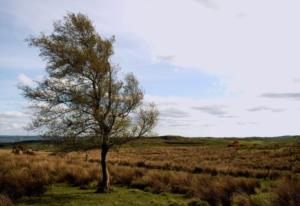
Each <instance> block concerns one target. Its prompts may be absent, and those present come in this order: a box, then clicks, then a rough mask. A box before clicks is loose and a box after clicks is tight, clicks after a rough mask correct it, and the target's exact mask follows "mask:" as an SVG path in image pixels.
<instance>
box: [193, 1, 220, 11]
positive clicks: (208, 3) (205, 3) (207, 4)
mask: <svg viewBox="0 0 300 206" xmlns="http://www.w3.org/2000/svg"><path fill="white" fill-rule="evenodd" d="M194 1H196V2H198V3H200V4H202V5H203V6H204V7H206V8H209V9H218V5H217V4H216V3H215V2H213V1H212V0H194Z"/></svg>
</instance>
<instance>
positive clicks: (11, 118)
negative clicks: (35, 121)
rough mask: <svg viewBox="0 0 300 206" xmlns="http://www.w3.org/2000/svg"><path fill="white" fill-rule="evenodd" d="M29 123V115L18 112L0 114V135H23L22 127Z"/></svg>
mask: <svg viewBox="0 0 300 206" xmlns="http://www.w3.org/2000/svg"><path fill="white" fill-rule="evenodd" d="M28 121H29V115H28V114H27V113H25V112H20V111H7V112H3V113H0V131H1V134H8V135H11V134H14V135H16V134H20V135H22V134H24V133H25V130H24V127H25V125H27V123H28Z"/></svg>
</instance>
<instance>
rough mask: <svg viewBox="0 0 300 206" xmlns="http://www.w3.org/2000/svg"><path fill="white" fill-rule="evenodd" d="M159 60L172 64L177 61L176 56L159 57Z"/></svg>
mask: <svg viewBox="0 0 300 206" xmlns="http://www.w3.org/2000/svg"><path fill="white" fill-rule="evenodd" d="M157 59H159V60H162V61H167V62H172V61H174V60H175V56H174V55H169V56H157Z"/></svg>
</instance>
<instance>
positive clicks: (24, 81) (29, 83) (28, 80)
mask: <svg viewBox="0 0 300 206" xmlns="http://www.w3.org/2000/svg"><path fill="white" fill-rule="evenodd" d="M18 80H19V81H20V83H21V85H24V86H32V85H33V84H34V81H33V80H32V79H31V78H30V77H28V76H27V75H25V74H20V75H19V76H18Z"/></svg>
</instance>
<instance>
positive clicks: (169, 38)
mask: <svg viewBox="0 0 300 206" xmlns="http://www.w3.org/2000/svg"><path fill="white" fill-rule="evenodd" d="M11 2H12V3H11V4H10V9H9V11H7V12H8V13H10V14H11V15H12V16H14V18H13V19H14V21H15V23H16V24H18V25H25V26H26V27H27V29H28V30H29V31H30V32H32V33H33V34H37V33H38V32H40V31H46V32H47V31H49V30H50V28H52V22H53V20H55V19H61V17H62V16H63V15H65V13H66V11H73V12H77V11H81V12H83V13H86V14H88V15H89V16H90V18H91V19H92V20H93V21H94V23H95V25H96V27H97V30H98V31H99V32H100V33H101V34H104V35H106V36H110V35H112V34H116V36H117V39H118V36H122V35H124V36H133V37H134V38H133V40H132V42H131V43H130V46H128V45H127V46H124V47H126V48H121V49H120V48H117V49H116V52H117V56H118V58H123V59H125V60H126V58H127V56H126V55H124V52H128V53H131V54H134V55H136V56H139V55H142V54H147V55H150V56H147V57H143V58H145V59H150V60H152V61H153V62H156V61H157V60H158V59H160V60H163V61H165V62H166V63H170V64H173V65H175V66H179V67H181V68H193V69H198V70H202V71H204V72H205V73H210V74H213V75H216V76H218V78H219V79H220V82H221V83H222V84H221V85H216V87H218V86H219V87H222V88H226V92H227V93H226V94H225V95H224V96H220V97H219V98H215V99H193V97H191V98H181V97H159V96H147V99H148V100H152V101H154V102H157V103H158V105H159V108H160V110H161V113H162V115H163V116H162V117H161V124H159V126H158V131H159V133H160V134H181V135H191V136H201V135H203V136H207V135H210V136H231V135H235V136H252V135H284V134H297V133H300V130H299V129H298V128H299V125H298V124H297V122H298V121H297V119H298V116H299V112H300V111H299V107H300V106H299V101H294V100H298V99H299V91H300V86H299V81H298V80H299V79H300V69H299V68H300V58H299V54H300V38H299V36H300V28H299V26H298V24H299V19H300V13H299V7H300V2H299V1H298V0H288V1H285V2H283V1H282V0H265V1H260V0H244V1H240V0H228V1H222V0H187V1H183V0H163V1H162V0H151V1H141V0H122V1H121V0H112V1H96V0H93V1H89V2H81V1H76V2H73V1H70V0H63V1H48V2H44V1H43V2H40V1H32V0H31V1H26V2H25V1H24V2H20V1H11ZM32 11H35V12H34V13H33V12H32ZM36 16H38V17H39V18H36ZM136 39H138V40H136ZM134 42H135V43H136V42H138V43H137V44H138V45H134V44H132V43H134ZM133 45H134V46H133ZM141 49H142V50H145V49H146V50H147V52H140V50H141ZM122 52H123V53H122ZM6 59H7V60H6V61H7V62H8V63H7V64H12V63H13V61H12V59H11V58H6ZM116 60H118V59H117V58H116ZM34 61H36V60H34ZM127 62H131V61H130V60H128V61H127ZM27 63H28V62H27ZM27 63H26V64H27ZM117 63H118V62H117ZM28 64H29V63H28ZM120 66H121V67H122V65H120ZM164 78H168V77H164ZM19 80H20V81H21V82H22V83H25V84H27V85H30V84H32V80H31V79H30V78H29V77H27V76H26V75H20V76H19ZM157 81H159V80H157ZM162 89H164V88H162ZM212 105H222V108H218V109H217V110H216V108H211V107H212ZM258 105H263V106H258ZM223 106H224V107H223ZM174 108H176V111H175V110H174ZM192 108H202V111H200V110H199V111H197V110H194V109H192ZM249 108H250V110H251V109H252V110H253V111H256V112H253V111H252V112H251V111H249ZM279 109H280V112H272V111H279ZM203 111H206V113H205V112H203ZM266 111H268V112H266ZM212 113H219V114H220V113H221V114H220V115H212ZM170 114H171V115H170ZM181 114H182V115H181ZM220 116H227V117H230V116H231V117H234V118H220ZM176 125H177V126H176Z"/></svg>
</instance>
